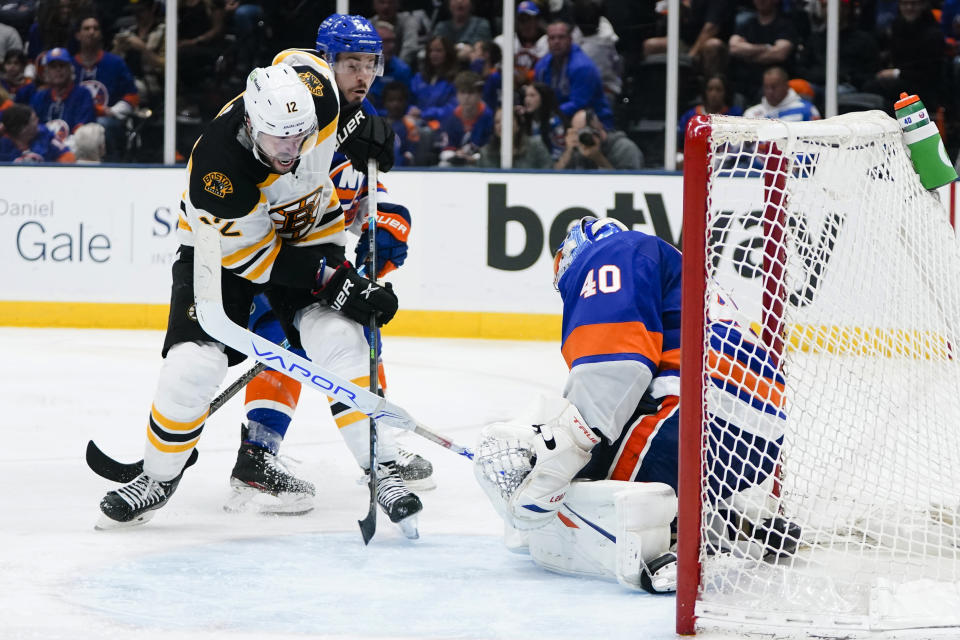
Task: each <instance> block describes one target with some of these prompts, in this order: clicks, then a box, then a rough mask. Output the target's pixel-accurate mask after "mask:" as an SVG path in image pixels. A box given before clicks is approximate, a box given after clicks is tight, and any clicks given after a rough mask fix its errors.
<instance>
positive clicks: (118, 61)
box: [73, 51, 140, 116]
mask: <svg viewBox="0 0 960 640" xmlns="http://www.w3.org/2000/svg"><path fill="white" fill-rule="evenodd" d="M73 66H74V68H75V69H76V71H77V83H78V84H80V86H82V87H84V88H86V89H87V90H88V91H89V92H90V95H91V96H92V97H93V105H94V108H95V109H96V111H97V115H98V116H102V115H103V114H104V111H105V110H106V108H107V107H112V106H113V105H115V104H116V103H117V102H119V101H120V100H124V101H126V102H129V103H130V104H131V105H132V106H134V107H135V106H137V105H138V104H140V97H139V95H138V94H137V85H136V83H135V82H134V81H133V74H132V73H130V69H129V68H128V67H127V63H126V62H124V60H123V58H121V57H120V56H118V55H116V54H113V53H110V52H108V51H101V52H100V56H99V57H98V58H97V61H96V62H94V63H93V64H92V65H90V66H89V67H88V66H85V65H84V64H83V62H81V61H80V58H79V56H75V57H74V60H73Z"/></svg>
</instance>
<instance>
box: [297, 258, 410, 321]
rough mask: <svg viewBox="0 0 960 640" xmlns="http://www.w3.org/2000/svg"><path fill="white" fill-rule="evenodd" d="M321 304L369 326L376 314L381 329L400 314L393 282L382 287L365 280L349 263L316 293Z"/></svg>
mask: <svg viewBox="0 0 960 640" xmlns="http://www.w3.org/2000/svg"><path fill="white" fill-rule="evenodd" d="M313 295H315V296H316V297H317V298H318V299H319V300H320V301H321V302H323V303H325V304H328V305H330V308H331V309H334V310H336V311H339V312H340V313H342V314H343V315H345V316H347V317H348V318H350V319H351V320H353V321H354V322H359V323H360V324H362V325H367V324H368V323H369V322H370V315H371V314H375V319H376V323H377V326H378V327H380V326H383V325H385V324H387V323H388V322H390V320H392V319H393V316H394V314H396V313H397V295H396V294H395V293H394V292H393V285H391V284H390V283H389V282H386V283H384V284H383V285H382V286H381V285H380V284H378V283H376V282H373V281H372V280H368V279H367V278H364V277H363V276H361V275H360V274H359V273H357V270H356V269H354V268H353V266H352V265H351V264H350V263H349V262H344V263H343V264H341V265H340V266H339V267H337V270H336V271H334V273H333V275H332V276H331V277H330V279H329V280H327V283H326V284H325V285H323V286H322V287H320V288H319V289H316V290H315V291H314V292H313Z"/></svg>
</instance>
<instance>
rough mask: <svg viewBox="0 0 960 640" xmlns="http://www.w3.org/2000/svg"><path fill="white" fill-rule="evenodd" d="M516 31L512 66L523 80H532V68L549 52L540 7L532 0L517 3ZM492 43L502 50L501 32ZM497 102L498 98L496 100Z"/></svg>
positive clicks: (502, 38)
mask: <svg viewBox="0 0 960 640" xmlns="http://www.w3.org/2000/svg"><path fill="white" fill-rule="evenodd" d="M516 21H517V22H516V27H515V31H516V33H515V34H514V36H513V66H514V68H515V69H516V73H517V74H518V75H519V76H520V77H522V78H524V82H530V81H532V80H533V70H534V68H535V67H536V66H537V62H538V61H539V60H540V58H542V57H543V56H545V55H547V53H549V51H550V50H549V48H548V47H547V32H546V31H545V30H544V29H543V26H542V25H541V23H540V8H539V7H537V4H536V3H535V2H533V0H523V2H520V3H518V4H517V18H516ZM493 42H494V44H496V45H497V46H499V47H500V50H501V51H503V48H504V36H503V34H502V33H501V34H500V35H498V36H497V37H496V38H494V39H493ZM497 102H498V103H499V100H498V101H497Z"/></svg>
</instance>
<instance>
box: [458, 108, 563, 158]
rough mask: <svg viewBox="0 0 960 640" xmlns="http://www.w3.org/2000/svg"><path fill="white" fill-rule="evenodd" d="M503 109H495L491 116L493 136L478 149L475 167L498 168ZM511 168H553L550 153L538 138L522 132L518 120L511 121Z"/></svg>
mask: <svg viewBox="0 0 960 640" xmlns="http://www.w3.org/2000/svg"><path fill="white" fill-rule="evenodd" d="M502 114H503V109H497V112H496V113H495V114H494V116H493V135H492V136H491V137H490V142H488V143H487V144H486V145H484V146H483V147H482V148H481V149H480V159H479V160H478V161H477V165H478V166H480V167H484V168H493V169H499V168H500V144H501V137H502V135H503V133H502V126H501V119H502V118H501V116H502ZM512 164H513V168H514V169H549V168H551V167H552V166H553V158H551V157H550V151H549V150H548V149H547V147H546V145H544V144H543V140H541V139H540V138H539V137H538V136H532V135H528V134H526V133H524V132H523V127H522V126H521V122H520V119H519V118H514V119H513V163H512Z"/></svg>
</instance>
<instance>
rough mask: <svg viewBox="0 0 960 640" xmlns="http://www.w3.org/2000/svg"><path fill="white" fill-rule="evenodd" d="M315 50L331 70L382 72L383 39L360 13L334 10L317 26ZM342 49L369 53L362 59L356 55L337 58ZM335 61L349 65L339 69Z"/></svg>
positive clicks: (377, 73) (348, 51)
mask: <svg viewBox="0 0 960 640" xmlns="http://www.w3.org/2000/svg"><path fill="white" fill-rule="evenodd" d="M317 51H319V52H320V53H321V54H322V55H323V58H324V59H325V60H326V61H327V62H328V63H329V64H330V67H331V68H333V69H334V71H341V72H343V71H346V72H349V73H360V72H362V71H367V72H370V73H372V74H373V75H374V76H382V75H383V42H382V41H381V40H380V34H378V33H377V30H376V29H375V28H374V27H373V24H371V23H370V21H369V20H367V19H366V18H364V17H363V16H355V15H346V14H342V13H335V14H333V15H331V16H330V17H328V18H327V19H326V20H324V21H323V22H321V23H320V28H319V29H318V30H317ZM341 53H360V54H370V55H371V56H372V57H371V58H369V59H366V56H364V59H365V61H363V62H361V61H359V60H355V59H348V60H344V61H343V62H342V63H341V62H338V61H337V57H338V56H339V55H340V54H341ZM338 64H344V65H352V67H351V68H347V69H338V68H337V65H338Z"/></svg>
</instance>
